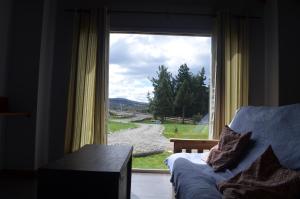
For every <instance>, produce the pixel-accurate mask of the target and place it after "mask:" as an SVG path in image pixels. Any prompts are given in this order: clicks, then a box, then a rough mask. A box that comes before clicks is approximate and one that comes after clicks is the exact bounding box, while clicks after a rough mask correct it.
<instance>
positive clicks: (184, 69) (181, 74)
mask: <svg viewBox="0 0 300 199" xmlns="http://www.w3.org/2000/svg"><path fill="white" fill-rule="evenodd" d="M185 81H186V85H185V87H187V88H189V89H190V91H191V85H192V73H191V72H190V69H189V67H188V66H187V65H186V64H182V65H181V66H180V67H179V69H178V74H177V76H176V78H175V79H174V85H175V86H174V93H175V95H174V96H175V97H176V96H177V95H178V93H179V90H180V88H181V87H182V85H183V83H184V82H185ZM174 104H175V103H174ZM189 108H190V107H188V106H185V115H189V116H190V111H188V109H189ZM174 112H175V115H182V109H181V107H179V106H175V110H174Z"/></svg>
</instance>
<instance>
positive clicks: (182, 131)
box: [163, 123, 208, 139]
mask: <svg viewBox="0 0 300 199" xmlns="http://www.w3.org/2000/svg"><path fill="white" fill-rule="evenodd" d="M163 125H164V127H165V130H164V132H163V135H164V136H165V137H166V138H185V139H208V125H200V124H199V125H195V124H180V123H179V124H178V123H177V124H176V123H166V124H163ZM176 129H177V131H176Z"/></svg>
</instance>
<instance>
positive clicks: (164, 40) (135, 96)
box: [109, 33, 211, 102]
mask: <svg viewBox="0 0 300 199" xmlns="http://www.w3.org/2000/svg"><path fill="white" fill-rule="evenodd" d="M183 63H186V64H187V65H188V66H189V68H190V70H191V72H193V73H194V74H195V73H197V72H199V71H200V69H201V67H205V70H206V74H207V76H210V65H211V38H210V37H191V36H190V37H188V36H165V35H142V34H116V33H112V34H111V35H110V65H109V67H110V68H109V70H110V74H109V97H124V98H127V99H131V100H136V101H143V102H146V101H147V99H146V96H147V92H152V91H153V88H152V84H151V82H150V81H149V78H151V77H154V76H156V71H157V69H158V66H159V65H165V66H167V67H168V69H169V71H170V72H171V73H172V74H173V75H174V76H175V75H176V74H177V71H178V67H179V66H180V65H181V64H183Z"/></svg>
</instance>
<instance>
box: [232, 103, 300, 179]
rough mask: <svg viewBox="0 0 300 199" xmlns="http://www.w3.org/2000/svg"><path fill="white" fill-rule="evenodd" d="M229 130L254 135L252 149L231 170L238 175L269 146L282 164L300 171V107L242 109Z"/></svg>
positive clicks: (296, 105)
mask: <svg viewBox="0 0 300 199" xmlns="http://www.w3.org/2000/svg"><path fill="white" fill-rule="evenodd" d="M229 126H230V128H232V129H233V130H235V131H237V132H249V131H251V132H252V135H251V139H253V140H255V142H254V143H253V147H251V149H250V150H249V152H248V153H247V155H246V156H245V157H244V158H243V159H242V160H241V162H240V163H239V164H238V166H237V167H236V168H235V169H234V170H232V172H233V173H234V174H237V173H239V172H241V171H243V170H245V169H247V168H248V167H249V166H250V165H251V164H252V163H253V162H254V161H255V160H256V159H257V158H258V157H259V155H260V154H262V153H263V152H264V151H265V150H266V149H267V147H268V146H269V145H271V146H272V148H273V150H274V152H275V153H276V155H277V157H278V159H279V161H280V163H281V164H282V165H283V166H284V167H287V168H290V169H293V170H300V153H299V151H300V104H294V105H287V106H280V107H263V106H257V107H254V106H248V107H242V108H241V109H239V110H238V111H237V113H236V114H235V116H234V118H233V120H232V122H231V123H230V125H229Z"/></svg>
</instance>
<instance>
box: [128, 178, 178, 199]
mask: <svg viewBox="0 0 300 199" xmlns="http://www.w3.org/2000/svg"><path fill="white" fill-rule="evenodd" d="M131 186H132V187H131V199H172V185H171V183H170V174H154V173H133V174H132V183H131Z"/></svg>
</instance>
